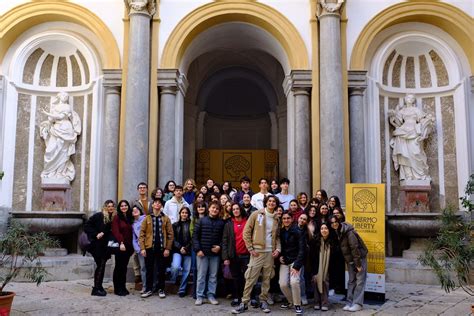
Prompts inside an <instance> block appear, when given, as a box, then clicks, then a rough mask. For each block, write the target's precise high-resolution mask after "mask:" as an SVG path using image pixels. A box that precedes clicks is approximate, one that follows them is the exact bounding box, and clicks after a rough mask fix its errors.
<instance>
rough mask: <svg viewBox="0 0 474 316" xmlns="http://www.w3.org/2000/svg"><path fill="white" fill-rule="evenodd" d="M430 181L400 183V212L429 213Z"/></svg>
mask: <svg viewBox="0 0 474 316" xmlns="http://www.w3.org/2000/svg"><path fill="white" fill-rule="evenodd" d="M430 191H431V185H430V180H407V181H401V182H400V196H399V197H400V211H402V212H410V213H411V212H429V211H430V204H429V202H430V201H429V193H430Z"/></svg>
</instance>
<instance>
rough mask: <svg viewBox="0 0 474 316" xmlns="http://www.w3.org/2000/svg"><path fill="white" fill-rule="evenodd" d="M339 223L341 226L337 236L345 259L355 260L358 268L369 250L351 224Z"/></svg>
mask: <svg viewBox="0 0 474 316" xmlns="http://www.w3.org/2000/svg"><path fill="white" fill-rule="evenodd" d="M339 225H341V226H340V227H339V229H338V230H337V237H338V239H339V244H340V245H341V251H342V255H343V256H344V260H345V261H346V262H347V263H352V262H353V263H354V264H355V265H356V267H357V268H360V267H361V266H362V263H361V259H362V258H365V257H367V253H368V252H369V251H368V250H367V247H366V246H365V244H364V241H363V240H362V238H360V236H359V235H358V234H357V232H356V231H355V229H354V227H352V225H351V224H348V223H340V224H339Z"/></svg>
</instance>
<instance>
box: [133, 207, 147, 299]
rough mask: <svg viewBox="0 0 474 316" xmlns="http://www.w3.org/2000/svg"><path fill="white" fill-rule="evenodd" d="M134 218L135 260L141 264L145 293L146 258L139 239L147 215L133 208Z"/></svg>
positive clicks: (143, 290) (142, 290) (140, 269)
mask: <svg viewBox="0 0 474 316" xmlns="http://www.w3.org/2000/svg"><path fill="white" fill-rule="evenodd" d="M132 216H133V224H132V228H133V250H135V252H134V253H133V258H136V259H137V260H138V263H139V266H138V268H139V272H140V277H141V280H142V281H143V286H141V287H142V289H141V292H142V293H144V292H145V288H146V267H145V257H144V256H142V254H141V253H140V245H139V244H138V239H139V237H140V229H141V226H142V222H143V220H144V219H145V216H146V215H143V213H142V212H141V211H140V209H139V208H138V207H137V206H134V207H133V208H132ZM134 268H135V266H134ZM135 278H136V276H135ZM135 289H137V288H136V287H135Z"/></svg>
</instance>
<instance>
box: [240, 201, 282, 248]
mask: <svg viewBox="0 0 474 316" xmlns="http://www.w3.org/2000/svg"><path fill="white" fill-rule="evenodd" d="M262 216H263V218H262ZM259 218H262V219H261V223H260V222H259V220H258V219H259ZM265 227H266V220H265V209H264V208H262V209H260V210H258V211H254V212H253V213H252V214H251V215H250V217H249V218H248V220H247V224H245V228H244V236H243V237H244V242H245V246H246V247H247V249H248V250H249V251H252V250H255V251H263V250H265V231H266V228H265ZM275 250H278V251H280V252H281V245H280V229H279V221H278V218H276V217H274V218H273V227H272V251H275Z"/></svg>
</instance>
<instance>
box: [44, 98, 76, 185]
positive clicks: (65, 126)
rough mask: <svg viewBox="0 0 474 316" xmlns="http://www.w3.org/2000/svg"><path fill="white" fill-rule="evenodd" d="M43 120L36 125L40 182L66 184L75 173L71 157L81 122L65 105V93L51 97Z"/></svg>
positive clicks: (66, 102) (67, 100)
mask: <svg viewBox="0 0 474 316" xmlns="http://www.w3.org/2000/svg"><path fill="white" fill-rule="evenodd" d="M43 113H44V114H46V115H47V116H48V120H47V121H43V122H41V124H40V135H41V138H43V139H44V140H45V143H46V150H45V153H44V169H43V172H41V179H42V182H43V183H66V184H69V183H70V181H72V180H74V177H75V175H76V171H75V169H74V164H73V163H72V161H71V156H72V155H73V154H75V153H76V142H77V136H78V135H80V134H81V119H80V118H79V115H78V114H77V113H76V112H75V111H74V110H73V109H72V107H71V105H70V104H69V94H67V93H66V92H60V93H58V94H57V95H56V97H53V99H52V101H51V106H50V110H49V112H46V111H43Z"/></svg>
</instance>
